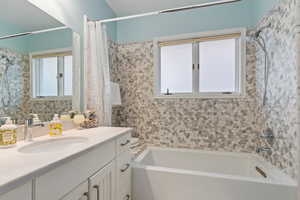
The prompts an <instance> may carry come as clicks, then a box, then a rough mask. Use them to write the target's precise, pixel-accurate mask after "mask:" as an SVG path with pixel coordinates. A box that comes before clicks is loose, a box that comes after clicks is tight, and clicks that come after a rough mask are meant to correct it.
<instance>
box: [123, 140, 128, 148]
mask: <svg viewBox="0 0 300 200" xmlns="http://www.w3.org/2000/svg"><path fill="white" fill-rule="evenodd" d="M129 143H130V140H126V142H124V143H121V146H122V147H123V146H126V145H127V144H129Z"/></svg>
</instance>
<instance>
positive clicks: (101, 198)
mask: <svg viewBox="0 0 300 200" xmlns="http://www.w3.org/2000/svg"><path fill="white" fill-rule="evenodd" d="M117 130H119V129H117ZM125 130H126V129H125ZM96 133H97V132H96ZM116 134H118V136H115V137H113V138H110V139H105V140H104V139H103V140H102V141H101V140H100V141H101V143H95V145H93V146H90V147H89V148H87V149H83V150H81V151H79V152H77V153H76V154H68V156H66V157H64V158H63V160H62V161H59V162H56V163H55V162H54V163H52V164H51V166H48V167H47V168H41V170H40V171H38V172H37V173H36V174H35V175H34V176H33V177H32V178H31V180H30V181H29V182H28V183H27V184H25V185H23V186H19V187H17V188H16V189H14V190H11V191H9V192H7V193H4V194H1V195H0V200H20V199H21V200H129V199H130V197H131V192H130V191H131V178H130V177H131V166H130V165H131V163H130V161H131V157H130V153H129V147H130V139H131V133H130V131H128V130H127V131H126V132H125V131H124V133H122V132H120V133H116ZM107 135H108V136H109V134H107ZM108 136H106V137H108ZM100 137H101V136H98V138H100ZM89 138H90V139H91V140H93V139H94V138H93V137H92V136H90V137H89ZM62 154H63V152H62ZM45 156H46V155H45ZM43 170H44V171H43Z"/></svg>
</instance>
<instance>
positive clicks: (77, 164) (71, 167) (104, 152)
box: [36, 141, 115, 200]
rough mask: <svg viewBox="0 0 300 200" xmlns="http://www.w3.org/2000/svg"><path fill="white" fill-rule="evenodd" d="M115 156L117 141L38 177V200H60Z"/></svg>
mask: <svg viewBox="0 0 300 200" xmlns="http://www.w3.org/2000/svg"><path fill="white" fill-rule="evenodd" d="M114 157H115V141H109V142H107V143H104V144H101V145H100V146H99V147H97V148H94V149H92V150H90V151H89V152H87V153H86V154H83V155H81V156H80V157H78V158H75V159H73V160H71V161H69V162H67V163H65V164H63V165H62V166H59V167H57V168H55V169H53V170H52V171H50V172H48V173H46V174H44V175H42V176H40V177H38V178H37V179H36V200H59V199H61V198H62V197H63V196H64V195H66V194H67V193H68V192H70V191H72V190H73V189H74V188H76V186H78V184H80V183H83V182H84V181H86V179H87V178H88V177H90V176H91V175H93V174H94V173H96V172H97V171H98V170H99V169H101V168H103V167H104V166H105V165H106V164H107V163H109V162H110V161H111V160H113V158H114Z"/></svg>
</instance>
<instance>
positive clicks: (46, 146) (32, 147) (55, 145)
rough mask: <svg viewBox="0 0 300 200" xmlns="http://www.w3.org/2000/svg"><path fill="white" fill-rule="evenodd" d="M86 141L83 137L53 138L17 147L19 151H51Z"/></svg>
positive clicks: (27, 152) (62, 149)
mask: <svg viewBox="0 0 300 200" xmlns="http://www.w3.org/2000/svg"><path fill="white" fill-rule="evenodd" d="M87 141H88V139H87V138H84V137H68V138H53V139H48V140H43V141H38V142H33V143H31V144H28V145H26V146H24V147H21V148H20V149H18V151H19V152H20V153H26V154H32V153H53V152H61V151H64V150H68V149H72V148H74V147H77V146H80V145H83V144H85V143H86V142H87Z"/></svg>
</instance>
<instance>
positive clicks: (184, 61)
mask: <svg viewBox="0 0 300 200" xmlns="http://www.w3.org/2000/svg"><path fill="white" fill-rule="evenodd" d="M192 64H193V53H192V44H182V45H175V46H165V47H161V93H166V92H167V89H169V91H170V93H190V92H192V91H193V83H192V77H193V74H192Z"/></svg>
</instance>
